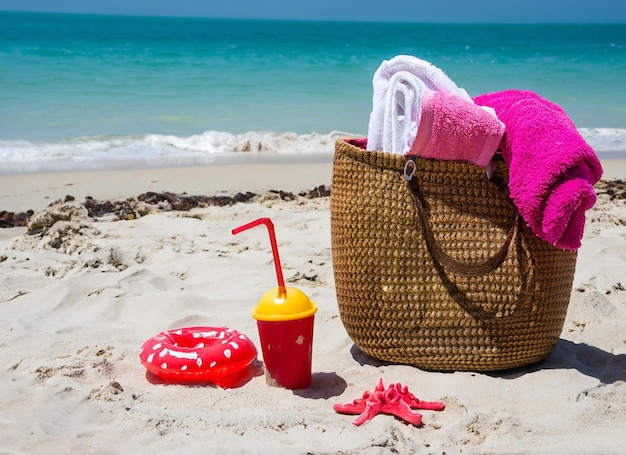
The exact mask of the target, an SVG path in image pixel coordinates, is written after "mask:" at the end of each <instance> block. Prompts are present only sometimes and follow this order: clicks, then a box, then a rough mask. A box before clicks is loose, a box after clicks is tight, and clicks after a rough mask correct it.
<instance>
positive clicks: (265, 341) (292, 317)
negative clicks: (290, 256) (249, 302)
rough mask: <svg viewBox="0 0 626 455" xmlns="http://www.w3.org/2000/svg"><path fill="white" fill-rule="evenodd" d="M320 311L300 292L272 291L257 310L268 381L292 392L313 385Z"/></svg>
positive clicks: (256, 316)
mask: <svg viewBox="0 0 626 455" xmlns="http://www.w3.org/2000/svg"><path fill="white" fill-rule="evenodd" d="M316 311H317V307H316V306H315V303H314V302H312V301H310V300H309V298H308V297H307V296H306V295H305V294H304V293H303V292H302V291H300V290H298V289H296V288H289V287H287V288H283V289H277V288H275V289H272V290H270V291H268V292H267V293H266V294H265V295H264V296H263V297H261V299H260V300H259V304H258V305H257V306H256V307H255V308H254V311H253V313H252V315H253V317H254V318H255V319H256V320H257V327H258V330H259V338H260V344H261V351H262V353H263V362H264V363H265V380H266V381H267V384H268V385H271V386H276V387H284V388H286V389H290V390H296V389H306V388H308V387H309V386H310V385H311V359H312V357H313V324H314V319H315V312H316Z"/></svg>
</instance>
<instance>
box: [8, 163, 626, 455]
mask: <svg viewBox="0 0 626 455" xmlns="http://www.w3.org/2000/svg"><path fill="white" fill-rule="evenodd" d="M289 166H291V167H289V169H291V170H292V171H288V172H285V170H286V168H283V167H282V166H278V165H276V164H271V165H261V166H256V167H255V166H251V168H250V169H249V170H246V171H243V170H242V169H241V168H237V169H234V168H232V169H231V168H226V169H225V168H219V167H215V168H211V169H209V170H207V169H204V168H202V169H200V168H197V169H187V170H181V169H178V170H163V169H162V170H153V171H133V172H130V171H128V172H119V171H118V172H115V173H85V174H50V175H47V176H26V177H24V176H21V177H22V180H21V182H20V180H19V178H18V177H19V176H10V177H12V178H9V176H2V177H0V184H2V188H3V195H4V197H3V198H2V199H0V209H5V210H6V209H8V210H26V209H27V208H34V209H36V210H40V209H43V208H44V207H45V206H46V205H47V204H48V203H49V202H51V201H52V200H54V199H55V198H56V197H57V196H58V197H62V196H64V195H65V194H72V195H74V196H75V197H76V198H77V202H76V203H75V204H74V206H78V205H79V204H78V203H79V202H82V200H83V198H84V197H85V196H87V195H91V196H93V197H94V198H97V199H106V198H109V197H118V196H132V197H136V196H138V195H139V194H140V193H142V192H145V191H147V190H155V191H162V190H169V191H175V192H182V191H186V192H187V193H189V194H215V193H216V192H217V190H222V189H224V190H228V191H232V190H234V191H246V190H251V191H255V190H258V191H261V190H265V189H269V188H270V187H274V188H275V189H284V190H286V189H289V190H294V191H297V190H304V189H308V188H311V187H313V186H316V185H319V184H324V183H326V184H328V183H330V165H329V163H316V164H311V163H309V164H306V165H305V166H297V165H294V164H293V163H292V164H291V165H289ZM181 171H184V172H183V173H182V174H181ZM205 171H206V172H205ZM232 174H239V175H241V174H246V175H247V177H248V178H249V179H250V180H247V181H246V183H241V182H240V181H239V180H233V178H232ZM218 178H222V179H223V180H220V181H218V180H212V179H218ZM254 178H257V180H254ZM268 179H271V180H275V181H269V180H268ZM9 180H11V181H12V182H13V183H11V185H12V186H10V187H9V186H7V185H6V184H7V182H8V181H9ZM268 182H269V183H268ZM54 210H60V209H59V208H52V209H49V211H54ZM63 210H69V209H68V208H67V207H66V208H65V209H63ZM74 210H75V212H76V213H74V215H73V216H72V218H71V220H70V221H58V222H57V223H56V224H54V226H53V227H52V228H51V229H50V231H49V232H48V234H47V236H44V237H41V236H30V235H26V234H25V233H24V232H25V229H24V228H14V229H5V230H0V327H2V330H1V332H0V333H1V338H0V453H2V454H4V453H7V454H17V453H29V454H31V453H36V454H37V453H41V454H43V453H45V454H50V453H59V454H83V453H94V454H114V453H142V454H143V453H146V454H156V453H225V454H226V453H227V454H233V453H235V454H237V453H242V454H244V453H245V454H249V453H272V454H275V453H280V454H290V453H298V454H300V453H315V454H322V453H344V454H386V453H433V454H441V453H444V452H445V453H447V454H456V453H470V454H477V453H479V454H482V453H484V454H491V453H502V454H517V453H533V454H555V453H567V454H619V453H624V447H626V431H624V423H625V422H626V398H625V397H626V382H625V381H626V291H625V290H624V289H623V288H624V287H626V275H625V273H624V270H626V204H625V202H624V200H619V201H617V200H616V201H609V200H608V197H606V196H601V197H600V200H599V202H598V204H597V206H596V207H595V208H594V209H593V210H592V211H591V212H590V213H589V217H588V224H587V229H586V233H585V238H584V246H583V247H582V248H581V250H580V252H579V258H578V264H577V272H576V278H575V283H574V291H573V292H572V299H571V304H570V309H569V313H568V316H567V320H566V322H565V326H564V329H563V333H562V336H561V340H560V341H559V343H558V345H557V347H556V349H555V351H554V352H553V353H552V355H551V356H550V357H549V358H548V359H547V360H546V361H545V362H543V363H542V364H539V365H536V366H532V367H528V368H523V369H520V370H515V371H511V372H507V373H504V374H482V373H468V372H463V373H434V372H425V371H421V370H419V369H416V368H413V367H409V366H399V365H392V366H389V365H381V364H380V363H378V362H376V361H373V360H371V359H366V358H365V357H364V356H363V355H361V354H359V353H358V351H356V350H355V349H354V348H353V344H352V342H351V340H350V339H349V338H348V336H347V335H346V332H345V330H344V328H343V326H342V323H341V320H340V317H339V315H338V311H337V303H336V297H335V289H334V281H333V272H332V260H331V248H330V228H329V199H328V198H322V199H314V200H304V199H297V200H295V201H281V200H279V199H278V198H277V197H275V196H265V197H262V198H259V199H257V200H256V202H254V203H247V204H237V205H234V206H230V207H222V208H219V207H210V208H202V209H194V210H192V211H191V212H161V213H155V214H150V215H147V216H144V217H141V218H139V219H136V220H132V221H112V220H111V217H106V218H105V219H101V220H93V219H90V218H88V217H86V216H85V215H84V213H82V212H81V211H80V210H76V209H74ZM261 216H268V217H270V218H272V220H273V221H274V223H275V226H276V234H277V237H278V243H279V247H280V253H281V259H282V263H283V264H282V265H283V269H284V274H285V279H286V280H287V282H288V284H289V285H290V286H295V287H298V288H300V289H301V290H303V291H304V292H306V293H307V294H308V295H309V296H310V297H311V298H312V299H313V300H315V302H316V303H317V305H318V307H319V311H318V313H317V315H316V320H315V324H316V325H315V341H314V350H313V372H314V374H313V382H312V387H311V388H310V389H308V390H304V391H296V392H292V391H289V390H285V389H280V388H274V387H269V386H268V385H267V384H266V382H265V378H264V377H263V376H262V374H261V366H260V365H258V376H256V377H253V378H252V379H251V380H250V381H249V382H248V383H247V384H245V385H243V386H242V387H239V388H234V389H226V390H223V389H220V388H216V387H208V386H204V387H188V386H181V385H164V384H158V383H157V384H155V383H152V382H150V380H149V379H150V378H149V377H148V376H147V375H146V370H145V369H144V367H143V366H142V365H141V364H140V362H139V359H138V355H137V353H138V349H139V347H140V346H141V344H142V343H143V342H144V341H145V340H146V339H148V338H149V337H151V336H153V335H156V334H157V333H158V332H160V331H162V330H166V329H168V328H172V327H176V326H178V327H180V326H190V325H214V326H228V327H232V328H234V329H237V330H239V331H241V332H243V333H245V334H247V335H249V336H250V338H251V339H252V340H253V341H254V342H255V344H257V346H258V334H257V331H256V325H255V321H254V320H253V319H252V317H251V309H252V307H253V306H254V305H255V304H256V302H257V300H258V298H259V297H260V296H261V294H262V293H263V292H265V291H266V290H268V289H269V288H271V287H273V286H275V274H274V268H273V265H272V256H271V253H270V250H269V242H268V236H267V231H266V230H265V229H264V228H256V229H253V230H250V231H247V232H245V233H242V234H240V235H238V236H233V235H231V233H230V230H231V229H232V228H233V227H236V226H238V225H240V224H243V223H246V222H248V221H252V220H253V219H256V218H258V217H261ZM54 236H56V238H57V246H58V247H59V248H53V247H51V246H50V245H49V242H50V240H51V239H52V238H53V237H54ZM379 378H383V379H384V381H385V384H389V383H395V382H401V383H402V384H405V385H408V386H409V389H410V390H411V391H412V392H413V393H414V394H415V395H416V396H417V397H419V398H421V399H423V400H429V401H430V400H441V401H443V402H445V404H446V409H445V410H444V411H442V412H434V411H424V412H423V415H424V419H423V421H424V425H423V426H422V427H419V428H416V427H412V426H409V425H405V424H404V423H402V422H400V421H398V420H395V419H393V418H392V417H389V416H379V417H376V418H375V419H374V420H372V421H370V422H368V423H366V424H365V425H363V426H361V427H355V426H353V425H352V424H351V421H352V419H353V417H351V416H344V415H339V414H336V413H335V412H334V411H333V409H332V405H333V404H334V403H337V402H342V403H347V402H350V401H352V400H353V399H355V398H357V397H360V396H361V394H362V393H363V391H364V390H366V389H370V390H371V389H373V387H374V386H375V385H376V383H377V381H378V379H379Z"/></svg>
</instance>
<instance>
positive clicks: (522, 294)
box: [331, 140, 576, 371]
mask: <svg viewBox="0 0 626 455" xmlns="http://www.w3.org/2000/svg"><path fill="white" fill-rule="evenodd" d="M406 161H407V158H406V157H403V156H400V155H394V154H390V153H385V152H370V151H367V152H366V151H364V150H362V149H361V148H359V147H356V146H354V145H352V144H350V143H349V142H347V141H343V140H340V141H337V143H336V146H335V158H334V164H333V177H332V191H331V236H332V254H333V268H334V274H335V285H336V292H337V302H338V305H339V312H340V315H341V319H342V322H343V324H344V326H345V328H346V331H347V332H348V335H349V336H350V337H351V338H352V340H353V341H354V343H355V344H356V345H357V347H358V348H359V349H361V350H362V351H363V352H365V353H366V354H368V355H370V356H372V357H375V358H378V359H381V360H384V361H389V362H394V363H403V364H410V365H414V366H417V367H420V368H423V369H429V370H477V371H479V370H500V369H507V368H513V367H518V366H522V365H527V364H530V363H534V362H537V361H540V360H542V359H543V358H545V357H546V356H547V355H548V354H549V353H550V352H551V351H552V349H553V348H554V346H555V345H556V342H557V341H558V338H559V335H560V333H561V330H562V328H563V322H564V319H565V314H566V312H567V306H568V303H569V297H570V293H571V288H572V281H573V277H574V269H575V264H576V253H575V252H572V251H564V250H560V249H557V248H555V247H553V246H552V245H550V244H548V243H546V242H543V241H542V240H540V239H539V238H537V237H536V236H535V235H534V234H532V232H531V231H530V230H529V229H528V228H527V227H526V226H525V225H524V223H523V221H521V218H520V217H519V216H518V214H517V211H516V209H515V206H514V205H513V203H512V202H511V200H510V198H509V197H508V194H507V191H506V187H507V176H508V169H507V168H506V166H505V164H504V163H502V162H500V163H498V169H497V171H496V176H495V177H494V178H493V179H492V180H488V179H487V178H486V175H485V170H484V169H483V168H480V167H476V166H473V165H470V164H465V163H460V162H453V161H436V160H425V159H417V160H416V163H415V164H416V166H413V163H410V164H409V166H408V168H409V170H410V171H413V168H415V172H413V178H412V179H411V181H410V182H408V181H407V180H406V179H405V177H404V168H405V163H406Z"/></svg>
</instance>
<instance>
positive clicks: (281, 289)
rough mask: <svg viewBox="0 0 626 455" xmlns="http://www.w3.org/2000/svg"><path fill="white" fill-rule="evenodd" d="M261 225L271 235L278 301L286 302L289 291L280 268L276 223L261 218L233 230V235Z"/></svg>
mask: <svg viewBox="0 0 626 455" xmlns="http://www.w3.org/2000/svg"><path fill="white" fill-rule="evenodd" d="M260 224H264V225H265V226H267V230H268V232H269V234H270V243H271V244H272V254H273V255H274V266H275V267H276V279H277V280H278V297H277V299H280V300H284V299H285V298H286V297H287V290H286V289H285V280H284V278H283V270H282V269H281V267H280V257H279V256H278V245H277V244H276V234H275V233H274V223H272V220H270V219H269V218H259V219H258V220H254V221H251V222H250V223H248V224H244V225H243V226H239V227H237V228H235V229H233V230H232V233H233V235H236V234H239V233H240V232H242V231H245V230H248V229H250V228H253V227H256V226H258V225H260Z"/></svg>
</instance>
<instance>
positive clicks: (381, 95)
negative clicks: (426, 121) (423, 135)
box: [367, 55, 472, 154]
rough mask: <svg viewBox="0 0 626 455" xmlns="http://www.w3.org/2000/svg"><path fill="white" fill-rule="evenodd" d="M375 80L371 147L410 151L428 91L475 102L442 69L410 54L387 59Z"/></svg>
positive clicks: (370, 136)
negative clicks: (423, 99) (424, 97)
mask: <svg viewBox="0 0 626 455" xmlns="http://www.w3.org/2000/svg"><path fill="white" fill-rule="evenodd" d="M372 83H373V86H374V95H373V100H372V101H373V103H372V104H373V107H372V113H371V114H370V119H369V126H368V133H367V149H368V150H384V151H387V152H392V153H398V154H406V153H407V152H408V151H409V150H410V149H411V145H412V144H413V141H414V140H415V137H416V135H417V130H418V127H419V124H420V119H421V115H422V95H423V93H424V90H432V91H441V92H447V93H451V94H453V95H456V96H458V97H460V98H463V99H465V100H468V101H470V102H472V99H471V97H470V96H469V95H468V94H467V92H466V91H465V90H464V89H462V88H459V87H458V86H457V85H456V84H455V83H454V82H452V80H450V78H448V76H446V75H445V74H444V72H443V71H442V70H440V69H439V68H437V67H436V66H434V65H433V64H432V63H429V62H427V61H425V60H422V59H419V58H417V57H413V56H410V55H398V56H396V57H394V58H392V59H391V60H385V61H383V63H382V64H381V65H380V67H379V68H378V69H377V70H376V73H374V78H373V80H372Z"/></svg>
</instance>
